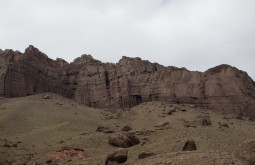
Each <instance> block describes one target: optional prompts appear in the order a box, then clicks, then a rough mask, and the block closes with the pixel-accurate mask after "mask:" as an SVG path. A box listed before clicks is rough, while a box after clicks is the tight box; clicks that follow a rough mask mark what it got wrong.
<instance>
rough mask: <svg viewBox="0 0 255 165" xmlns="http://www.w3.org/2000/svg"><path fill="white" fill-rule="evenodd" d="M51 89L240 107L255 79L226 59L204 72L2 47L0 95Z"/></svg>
mask: <svg viewBox="0 0 255 165" xmlns="http://www.w3.org/2000/svg"><path fill="white" fill-rule="evenodd" d="M42 92H54V93H57V94H60V95H62V96H65V97H68V98H71V99H74V100H75V101H77V102H78V103H81V104H85V105H87V106H90V107H95V108H123V109H125V108H130V107H132V106H135V105H138V104H140V103H142V102H147V101H168V102H174V103H188V104H196V105H197V106H206V107H208V109H212V110H215V111H220V112H223V113H243V111H244V109H245V108H246V107H247V105H252V104H254V102H255V101H254V100H255V83H254V81H253V80H252V79H251V77H250V76H249V75H248V74H247V73H246V72H244V71H241V70H238V69H237V68H235V67H232V66H230V65H227V64H222V65H219V66H216V67H213V68H210V69H208V70H207V71H205V72H198V71H189V70H187V69H186V68H177V67H174V66H167V67H165V66H163V65H160V64H158V63H151V62H149V61H147V60H142V59H141V58H139V57H136V58H130V57H125V56H123V57H122V58H121V59H120V60H119V61H118V62H117V63H116V64H114V63H103V62H101V61H99V60H96V59H94V58H93V57H92V56H91V55H82V56H81V57H78V58H76V59H75V60H74V61H73V62H71V63H68V62H66V61H65V60H63V59H61V58H57V59H56V60H53V59H50V58H49V57H48V56H47V55H46V54H44V53H42V52H41V51H40V50H39V49H37V48H35V47H34V46H32V45H30V46H29V47H28V48H27V49H26V50H25V52H24V53H21V52H19V51H13V50H10V49H7V50H5V51H0V95H2V96H5V97H18V96H26V95H31V94H37V93H42Z"/></svg>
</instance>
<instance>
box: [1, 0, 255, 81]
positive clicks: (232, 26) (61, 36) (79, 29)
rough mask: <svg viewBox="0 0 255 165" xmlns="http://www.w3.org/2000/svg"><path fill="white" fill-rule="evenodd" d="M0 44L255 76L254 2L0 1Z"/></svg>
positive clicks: (63, 55) (69, 56) (65, 54)
mask: <svg viewBox="0 0 255 165" xmlns="http://www.w3.org/2000/svg"><path fill="white" fill-rule="evenodd" d="M0 1H1V5H0V20H1V24H0V25H1V26H0V48H1V49H6V48H13V49H16V50H21V51H22V50H24V49H25V48H26V47H27V46H28V45H29V44H32V45H34V46H36V47H38V48H39V49H40V50H42V51H43V52H45V53H46V54H47V55H48V56H49V57H51V58H53V59H55V58H56V57H61V58H64V59H66V60H67V61H69V62H70V61H72V60H73V59H74V58H76V57H78V56H80V55H81V54H92V55H93V57H94V58H96V59H99V60H101V61H103V62H117V61H118V60H119V59H120V58H121V56H123V55H125V56H131V57H136V56H139V57H141V58H142V59H147V60H150V61H152V62H158V63H160V64H163V65H166V66H169V65H174V66H178V67H186V68H187V69H190V70H200V71H204V70H206V69H208V68H210V67H213V66H216V65H219V64H222V63H225V64H230V65H233V66H236V67H238V68H239V69H242V70H244V71H247V72H248V73H249V75H250V76H251V77H252V78H253V79H255V71H254V70H255V58H254V54H255V11H254V9H253V7H254V6H255V1H253V0H243V1H241V0H213V1H212V0H139V1H135V0H122V1H117V0H108V1H102V0H85V1H84V0H72V1H71V0H8V1H5V0H0Z"/></svg>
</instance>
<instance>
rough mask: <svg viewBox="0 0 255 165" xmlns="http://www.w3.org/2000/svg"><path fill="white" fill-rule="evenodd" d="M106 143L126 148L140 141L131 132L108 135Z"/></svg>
mask: <svg viewBox="0 0 255 165" xmlns="http://www.w3.org/2000/svg"><path fill="white" fill-rule="evenodd" d="M108 143H109V144H110V145H112V146H115V147H121V148H128V147H132V146H134V145H137V144H139V143H140V140H139V139H138V138H137V137H136V136H134V135H133V134H130V133H127V134H119V135H115V136H113V137H110V139H109V140H108Z"/></svg>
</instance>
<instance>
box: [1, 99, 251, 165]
mask: <svg viewBox="0 0 255 165" xmlns="http://www.w3.org/2000/svg"><path fill="white" fill-rule="evenodd" d="M42 96H43V94H41V95H36V96H29V97H23V98H12V99H0V139H1V140H0V158H2V159H3V158H5V159H13V160H19V161H26V162H27V161H28V160H29V159H31V160H30V161H29V162H30V163H33V162H39V163H44V162H45V161H46V160H47V158H46V157H45V154H46V153H47V152H50V151H55V150H58V149H59V148H61V147H64V146H68V147H78V148H83V149H84V150H85V151H86V152H87V153H88V154H89V155H90V157H88V158H84V159H82V160H73V161H72V162H71V164H79V163H81V164H97V163H100V160H101V159H102V158H103V157H104V156H105V155H106V153H107V152H109V151H110V150H114V149H115V147H112V146H110V145H108V143H107V141H108V137H109V136H112V135H113V134H104V133H100V132H96V131H95V130H96V128H97V126H108V127H110V128H111V129H112V130H115V131H116V132H117V133H118V132H120V129H121V127H122V126H124V125H130V126H131V127H132V128H133V129H134V130H133V131H140V130H144V129H149V130H155V129H156V128H155V127H154V126H155V125H157V124H159V123H162V122H169V123H170V127H171V128H170V129H166V130H157V131H156V132H153V133H150V134H148V135H139V136H138V137H139V139H144V138H148V139H149V141H147V142H146V143H145V145H143V146H140V145H137V146H134V147H131V148H129V159H128V161H132V160H134V159H137V155H138V154H139V153H141V152H144V151H152V152H155V153H165V152H169V151H171V148H172V147H173V146H174V145H176V143H178V142H179V141H182V140H187V139H194V140H195V142H196V144H197V147H198V151H199V152H229V153H230V152H232V151H233V150H234V149H235V147H237V144H239V143H240V142H242V141H244V140H247V139H254V138H255V124H254V122H249V121H242V120H237V119H229V120H226V119H223V118H222V117H223V116H222V115H219V114H216V113H213V112H205V110H201V109H194V108H189V106H188V105H175V106H179V107H180V108H181V107H182V108H185V109H187V111H186V112H181V111H177V112H176V113H174V114H173V115H170V116H169V115H165V114H164V113H165V112H166V110H167V109H169V107H170V105H169V104H167V103H160V102H150V103H143V104H141V105H139V106H136V107H134V108H132V109H130V110H128V111H119V110H116V111H106V110H99V109H92V108H88V107H85V106H81V105H78V104H76V103H75V102H73V101H71V100H68V99H66V98H63V97H61V96H58V95H53V98H51V99H47V100H44V99H41V98H42ZM205 113H207V114H208V115H210V117H211V120H212V126H208V127H202V126H198V127H196V128H186V127H184V126H183V119H185V120H197V116H201V115H203V114H205ZM106 116H108V117H109V116H113V117H114V118H113V119H111V120H106V119H105V118H106ZM218 122H221V123H228V125H229V126H230V128H219V125H218ZM82 133H85V134H84V135H81V134H82ZM86 133H87V134H86ZM3 139H7V140H8V141H10V142H17V141H21V142H22V143H20V144H18V147H17V148H6V147H2V145H3V144H4V141H3ZM61 141H64V142H63V143H60V142H61ZM31 153H32V154H33V156H31V155H29V154H31ZM61 163H62V164H65V163H66V164H70V162H61Z"/></svg>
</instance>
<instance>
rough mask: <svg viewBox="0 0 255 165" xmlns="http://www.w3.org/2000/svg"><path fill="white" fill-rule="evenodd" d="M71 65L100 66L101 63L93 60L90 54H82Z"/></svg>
mask: <svg viewBox="0 0 255 165" xmlns="http://www.w3.org/2000/svg"><path fill="white" fill-rule="evenodd" d="M72 63H75V64H102V62H101V61H99V60H96V59H94V58H93V57H92V56H91V55H90V54H83V55H82V56H81V57H78V58H76V59H75V60H74V61H73V62H72Z"/></svg>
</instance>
